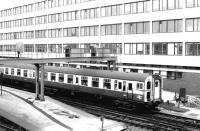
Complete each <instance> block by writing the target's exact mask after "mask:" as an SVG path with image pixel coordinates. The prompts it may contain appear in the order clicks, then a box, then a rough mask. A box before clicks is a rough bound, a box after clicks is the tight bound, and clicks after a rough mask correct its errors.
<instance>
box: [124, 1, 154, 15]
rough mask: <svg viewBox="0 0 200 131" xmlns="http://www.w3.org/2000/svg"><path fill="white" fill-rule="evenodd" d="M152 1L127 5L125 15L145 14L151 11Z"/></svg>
mask: <svg viewBox="0 0 200 131" xmlns="http://www.w3.org/2000/svg"><path fill="white" fill-rule="evenodd" d="M150 6H151V4H150V1H149V0H147V1H139V2H133V3H126V4H125V5H124V14H134V13H144V12H149V11H150Z"/></svg>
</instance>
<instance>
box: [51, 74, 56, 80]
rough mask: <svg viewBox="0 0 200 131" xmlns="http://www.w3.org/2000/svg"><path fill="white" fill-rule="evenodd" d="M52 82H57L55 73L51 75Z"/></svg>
mask: <svg viewBox="0 0 200 131" xmlns="http://www.w3.org/2000/svg"><path fill="white" fill-rule="evenodd" d="M51 81H56V74H55V73H51Z"/></svg>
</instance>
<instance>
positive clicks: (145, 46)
mask: <svg viewBox="0 0 200 131" xmlns="http://www.w3.org/2000/svg"><path fill="white" fill-rule="evenodd" d="M149 53H150V45H149V43H124V54H127V55H149Z"/></svg>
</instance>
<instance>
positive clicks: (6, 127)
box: [0, 116, 28, 131]
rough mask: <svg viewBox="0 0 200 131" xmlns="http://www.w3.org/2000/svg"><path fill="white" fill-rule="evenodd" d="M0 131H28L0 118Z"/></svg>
mask: <svg viewBox="0 0 200 131" xmlns="http://www.w3.org/2000/svg"><path fill="white" fill-rule="evenodd" d="M0 131H28V130H26V129H24V128H23V127H20V126H19V125H17V124H15V123H13V122H11V121H9V120H7V119H5V118H3V117H1V116H0Z"/></svg>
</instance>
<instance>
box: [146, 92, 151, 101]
mask: <svg viewBox="0 0 200 131" xmlns="http://www.w3.org/2000/svg"><path fill="white" fill-rule="evenodd" d="M150 99H151V92H147V101H150Z"/></svg>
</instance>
